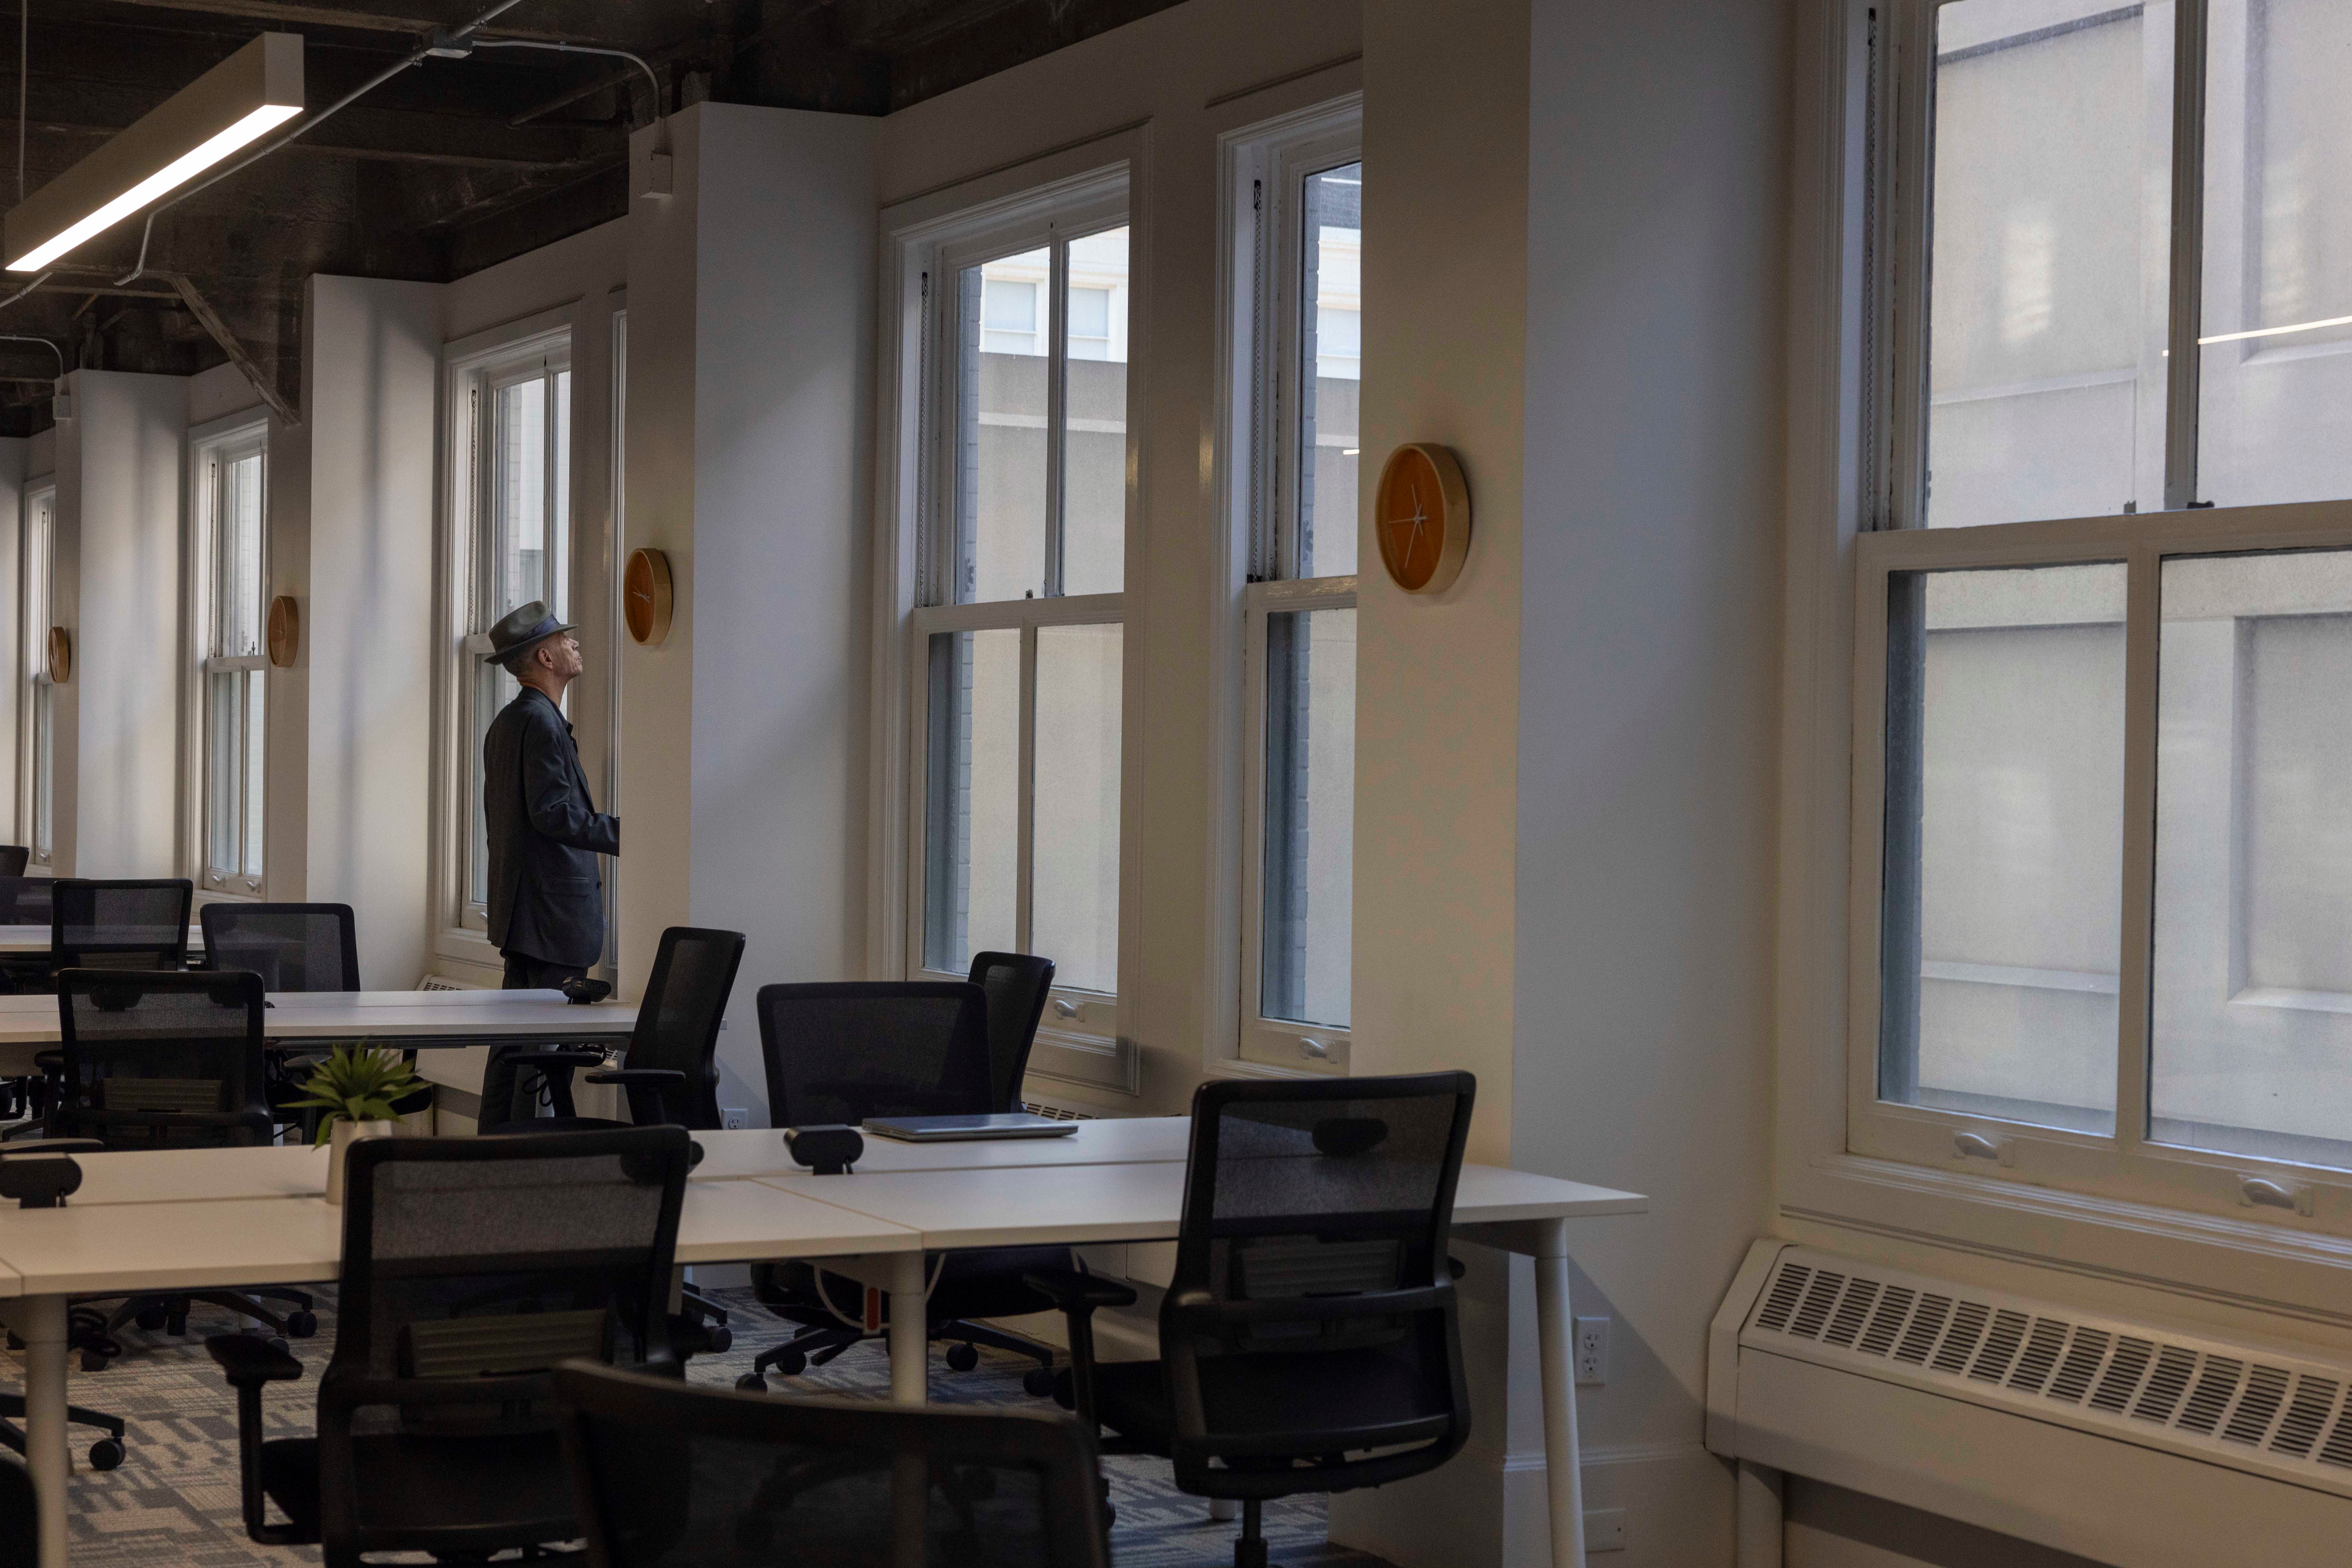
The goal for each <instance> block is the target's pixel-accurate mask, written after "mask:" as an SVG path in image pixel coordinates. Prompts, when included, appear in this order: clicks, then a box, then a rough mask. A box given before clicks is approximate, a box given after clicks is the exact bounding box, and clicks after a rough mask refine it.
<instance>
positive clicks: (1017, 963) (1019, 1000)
mask: <svg viewBox="0 0 2352 1568" xmlns="http://www.w3.org/2000/svg"><path fill="white" fill-rule="evenodd" d="M971 983H972V984H974V985H977V986H979V987H980V988H981V991H982V993H983V994H985V995H986V996H987V997H988V1088H989V1100H990V1104H989V1109H990V1110H1020V1109H1021V1080H1022V1079H1023V1078H1024V1077H1025V1076H1027V1074H1028V1071H1029V1050H1030V1047H1033V1046H1034V1045H1035V1044H1036V1043H1037V1021H1038V1020H1039V1019H1040V1018H1043V1017H1044V1016H1045V998H1046V997H1047V996H1048V995H1049V994H1051V993H1052V992H1053V989H1054V961H1053V960H1052V959H1050V958H1039V957H1037V956H1036V955H1035V954H1034V953H1027V952H976V953H974V954H972V957H971Z"/></svg>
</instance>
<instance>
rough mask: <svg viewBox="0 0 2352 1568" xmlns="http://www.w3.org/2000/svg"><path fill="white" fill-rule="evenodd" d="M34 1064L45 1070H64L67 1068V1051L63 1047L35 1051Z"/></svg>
mask: <svg viewBox="0 0 2352 1568" xmlns="http://www.w3.org/2000/svg"><path fill="white" fill-rule="evenodd" d="M33 1065H34V1066H35V1067H37V1068H40V1069H41V1070H42V1071H43V1072H63V1071H65V1070H66V1053H65V1051H64V1049H63V1048H62V1047H60V1048H58V1049H56V1050H47V1051H35V1052H34V1053H33Z"/></svg>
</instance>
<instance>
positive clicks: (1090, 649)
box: [1030, 624, 1124, 992]
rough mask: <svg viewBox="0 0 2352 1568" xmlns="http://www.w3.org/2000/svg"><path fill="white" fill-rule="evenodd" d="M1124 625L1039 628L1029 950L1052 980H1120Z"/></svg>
mask: <svg viewBox="0 0 2352 1568" xmlns="http://www.w3.org/2000/svg"><path fill="white" fill-rule="evenodd" d="M1123 654H1124V642H1123V633H1122V628H1121V627H1119V626H1117V625H1115V624H1114V625H1109V626H1040V627H1038V628H1037V718H1036V724H1037V738H1036V798H1035V801H1034V807H1033V814H1032V816H1031V819H1030V842H1031V844H1032V845H1033V846H1034V849H1033V854H1032V863H1033V871H1032V877H1033V881H1032V883H1031V888H1030V899H1031V909H1032V911H1033V913H1032V918H1031V922H1030V924H1031V941H1032V942H1033V944H1034V947H1033V951H1034V952H1041V953H1044V954H1045V955H1046V956H1047V957H1049V958H1051V959H1053V960H1054V963H1055V976H1054V982H1055V984H1056V985H1065V986H1069V987H1071V988H1073V989H1076V990H1081V991H1102V992H1115V991H1117V990H1118V802H1119V714H1120V709H1121V702H1120V688H1119V681H1120V673H1121V669H1122V667H1123V664H1124V659H1123Z"/></svg>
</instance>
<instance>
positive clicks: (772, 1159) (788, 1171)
mask: <svg viewBox="0 0 2352 1568" xmlns="http://www.w3.org/2000/svg"><path fill="white" fill-rule="evenodd" d="M1073 1125H1074V1126H1076V1128H1077V1131H1076V1132H1073V1133H1071V1134H1070V1135H1069V1136H1068V1137H1066V1138H974V1139H965V1140H959V1141H957V1142H951V1143H902V1142H898V1140H896V1139H893V1138H883V1137H878V1136H877V1135H876V1134H874V1133H871V1132H869V1133H867V1134H866V1153H865V1156H864V1157H863V1158H861V1159H860V1160H859V1161H858V1162H857V1165H856V1174H860V1175H864V1174H868V1173H883V1172H891V1171H985V1170H1010V1169H1015V1168H1024V1167H1028V1166H1034V1165H1116V1164H1131V1163H1136V1162H1139V1161H1165V1160H1173V1161H1176V1162H1178V1163H1182V1161H1183V1159H1184V1155H1185V1152H1186V1151H1187V1149H1188V1148H1189V1146H1190V1144H1191V1142H1192V1118H1191V1117H1189V1116H1130V1117H1117V1118H1106V1119H1104V1120H1102V1121H1080V1122H1076V1123H1073ZM694 1141H695V1142H698V1143H699V1144H701V1145H702V1150H703V1155H702V1163H701V1164H699V1165H698V1166H696V1167H695V1172H694V1173H695V1174H696V1175H697V1176H698V1177H711V1176H772V1177H775V1178H777V1179H778V1180H788V1181H792V1182H794V1183H796V1184H797V1183H801V1182H816V1183H820V1184H823V1183H829V1182H831V1181H832V1180H834V1178H833V1177H830V1176H819V1175H817V1174H815V1173H813V1172H811V1171H810V1170H808V1169H807V1168H806V1167H805V1166H803V1165H798V1164H795V1163H793V1157H792V1156H791V1155H790V1154H788V1153H786V1152H784V1135H783V1134H782V1132H780V1131H775V1130H774V1129H773V1128H760V1129H758V1130H756V1131H748V1132H741V1131H739V1132H698V1133H696V1134H695V1135H694ZM807 1191H808V1192H809V1194H811V1195H812V1196H815V1197H824V1195H825V1194H824V1188H823V1187H822V1186H812V1187H809V1188H808V1189H807Z"/></svg>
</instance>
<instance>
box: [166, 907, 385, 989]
mask: <svg viewBox="0 0 2352 1568" xmlns="http://www.w3.org/2000/svg"><path fill="white" fill-rule="evenodd" d="M197 914H198V916H199V917H200V918H201V919H202V920H203V921H204V928H205V964H206V966H207V967H209V968H213V969H249V970H251V971H253V973H256V974H258V975H260V976H261V988H262V989H263V990H265V991H357V990H358V989H360V943H359V931H358V927H357V925H356V923H355V922H354V921H353V920H352V907H351V905H349V904H233V903H228V902H226V901H223V902H216V903H210V904H206V905H205V907H204V908H203V909H202V910H198V911H197Z"/></svg>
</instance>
